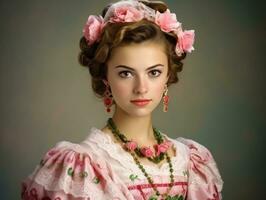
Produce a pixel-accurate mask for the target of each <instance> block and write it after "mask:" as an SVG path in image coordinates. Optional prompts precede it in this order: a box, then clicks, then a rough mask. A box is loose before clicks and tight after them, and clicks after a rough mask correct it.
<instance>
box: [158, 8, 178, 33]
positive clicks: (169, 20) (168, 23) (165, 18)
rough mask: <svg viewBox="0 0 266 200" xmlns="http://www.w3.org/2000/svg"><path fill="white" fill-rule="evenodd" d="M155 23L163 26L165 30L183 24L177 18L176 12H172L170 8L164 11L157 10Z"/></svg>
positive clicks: (176, 27)
mask: <svg viewBox="0 0 266 200" xmlns="http://www.w3.org/2000/svg"><path fill="white" fill-rule="evenodd" d="M155 23H156V24H157V25H158V26H160V27H161V30H162V31H164V32H167V33H168V32H171V31H174V30H176V29H178V28H179V27H180V26H181V23H179V22H178V21H177V19H176V15H175V14H174V13H170V10H169V9H167V10H166V11H165V12H164V13H160V12H158V11H156V14H155Z"/></svg>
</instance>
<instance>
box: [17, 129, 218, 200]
mask: <svg viewBox="0 0 266 200" xmlns="http://www.w3.org/2000/svg"><path fill="white" fill-rule="evenodd" d="M168 139H169V140H171V141H172V142H173V143H174V148H175V150H176V155H175V156H174V157H172V158H171V160H172V164H173V169H174V172H173V174H174V180H175V181H174V186H173V187H172V189H171V190H170V195H171V196H173V197H175V198H171V199H173V200H174V199H175V200H184V199H186V200H220V199H221V190H222V186H223V181H222V179H221V176H220V174H219V171H218V169H217V166H216V164H215V161H214V159H213V157H212V155H211V153H210V152H209V151H208V150H207V149H206V148H205V147H204V146H202V145H200V144H198V143H196V142H194V141H192V140H188V139H184V138H177V139H175V140H174V139H170V138H168ZM143 166H144V168H145V169H146V171H147V173H148V174H149V175H150V176H151V177H152V179H153V181H154V184H155V186H156V187H157V189H158V191H159V192H160V193H161V194H163V193H164V192H166V190H167V188H168V185H169V183H170V180H169V166H168V163H164V164H163V165H162V166H161V167H160V168H157V167H153V166H150V165H149V166H148V165H147V166H146V165H143ZM153 195H154V190H153V189H152V187H151V185H150V184H149V183H148V181H147V179H146V177H145V176H144V175H143V173H142V172H141V170H140V169H139V168H138V166H137V165H136V164H135V162H134V160H133V158H132V157H131V155H130V154H129V153H128V152H126V151H125V150H123V149H122V147H121V146H120V145H119V144H116V143H114V142H113V141H112V139H111V137H110V136H109V135H107V134H105V133H103V132H102V131H101V130H99V129H97V128H94V127H93V128H91V130H90V134H89V136H88V137H87V138H86V139H85V140H84V141H83V142H81V143H80V144H74V143H70V142H66V141H62V142H59V143H57V144H56V146H55V147H54V148H52V149H50V150H49V151H48V152H47V153H46V154H45V156H44V157H43V159H42V160H41V162H40V164H39V165H38V166H37V167H36V168H35V170H34V171H33V173H32V174H31V175H30V176H29V177H28V178H26V179H25V180H24V181H23V183H22V193H21V198H22V199H24V200H33V199H34V200H149V199H151V200H152V199H153V198H152V196H153ZM159 199H162V198H158V200H159Z"/></svg>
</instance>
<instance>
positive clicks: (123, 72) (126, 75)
mask: <svg viewBox="0 0 266 200" xmlns="http://www.w3.org/2000/svg"><path fill="white" fill-rule="evenodd" d="M118 74H119V76H120V77H122V78H128V77H130V76H132V74H131V72H130V71H121V72H119V73H118Z"/></svg>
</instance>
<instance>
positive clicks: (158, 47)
mask: <svg viewBox="0 0 266 200" xmlns="http://www.w3.org/2000/svg"><path fill="white" fill-rule="evenodd" d="M167 63H168V60H167V55H166V53H165V47H164V45H162V44H160V43H155V42H150V41H149V42H141V43H132V44H126V45H122V46H119V47H116V48H115V49H113V50H112V52H111V55H110V58H109V60H108V61H107V65H108V67H115V66H117V65H127V66H130V67H132V68H143V67H149V66H152V65H155V64H163V65H167Z"/></svg>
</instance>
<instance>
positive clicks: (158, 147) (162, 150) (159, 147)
mask: <svg viewBox="0 0 266 200" xmlns="http://www.w3.org/2000/svg"><path fill="white" fill-rule="evenodd" d="M171 146H172V142H170V141H168V140H167V141H164V142H163V143H161V144H156V145H155V146H154V147H155V149H156V156H159V155H160V153H165V152H166V151H167V150H168V149H169V148H170V147H171Z"/></svg>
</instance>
